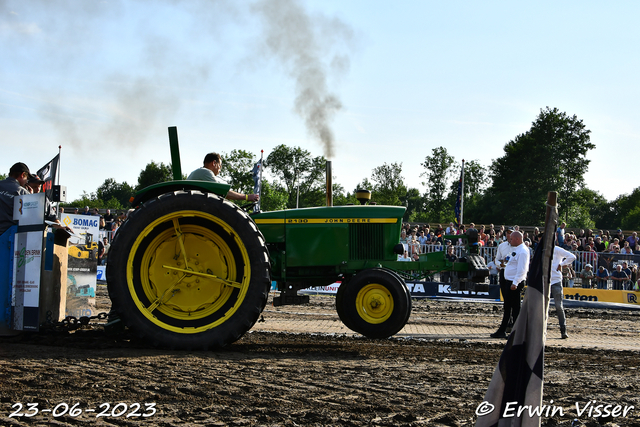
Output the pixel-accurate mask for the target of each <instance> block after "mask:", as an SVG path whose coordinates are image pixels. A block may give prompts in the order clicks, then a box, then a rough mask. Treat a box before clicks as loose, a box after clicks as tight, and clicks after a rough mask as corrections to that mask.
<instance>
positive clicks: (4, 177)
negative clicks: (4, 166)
mask: <svg viewBox="0 0 640 427" xmlns="http://www.w3.org/2000/svg"><path fill="white" fill-rule="evenodd" d="M5 179H7V175H5V174H3V173H0V181H3V180H5Z"/></svg>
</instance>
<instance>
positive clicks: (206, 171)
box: [187, 153, 260, 202]
mask: <svg viewBox="0 0 640 427" xmlns="http://www.w3.org/2000/svg"><path fill="white" fill-rule="evenodd" d="M221 169H222V157H220V154H218V153H209V154H207V155H206V156H204V162H203V166H202V167H201V168H198V169H196V170H194V171H193V172H191V174H189V177H188V178H187V179H188V180H190V181H211V182H218V183H221V184H224V183H225V182H224V181H222V180H221V179H220V178H218V174H220V170H221ZM225 197H226V198H227V199H229V200H247V201H250V202H257V201H258V200H259V199H260V196H259V195H258V194H242V193H237V192H235V191H233V190H229V192H228V193H227V195H226V196H225Z"/></svg>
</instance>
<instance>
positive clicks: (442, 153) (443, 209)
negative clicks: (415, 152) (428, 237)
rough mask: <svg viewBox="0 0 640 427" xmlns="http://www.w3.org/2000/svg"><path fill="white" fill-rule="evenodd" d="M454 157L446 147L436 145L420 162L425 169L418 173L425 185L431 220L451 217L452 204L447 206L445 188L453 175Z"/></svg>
mask: <svg viewBox="0 0 640 427" xmlns="http://www.w3.org/2000/svg"><path fill="white" fill-rule="evenodd" d="M454 162H455V159H454V157H453V156H451V155H450V154H449V152H448V151H447V149H446V148H444V147H437V148H434V149H433V150H431V155H430V156H427V157H425V159H424V162H422V163H421V165H422V167H424V168H425V171H424V172H423V173H421V174H420V176H421V177H423V178H424V179H425V181H424V182H423V183H422V184H423V185H424V186H425V187H427V193H426V200H427V212H428V214H429V217H430V218H431V219H432V220H433V221H446V220H447V219H451V218H453V215H454V214H453V206H448V203H447V196H448V193H447V189H448V188H449V182H450V180H451V179H452V177H453V174H454V169H453V164H454Z"/></svg>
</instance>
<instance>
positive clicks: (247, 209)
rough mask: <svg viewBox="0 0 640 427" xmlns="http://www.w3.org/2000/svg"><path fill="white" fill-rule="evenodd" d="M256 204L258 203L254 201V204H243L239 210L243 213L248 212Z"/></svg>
mask: <svg viewBox="0 0 640 427" xmlns="http://www.w3.org/2000/svg"><path fill="white" fill-rule="evenodd" d="M257 204H258V202H257V201H255V202H251V203H247V204H244V205H240V209H242V210H243V211H245V212H249V211H250V210H251V209H253V207H254V206H255V205H257ZM251 213H252V212H249V214H251Z"/></svg>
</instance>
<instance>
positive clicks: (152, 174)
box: [136, 160, 173, 191]
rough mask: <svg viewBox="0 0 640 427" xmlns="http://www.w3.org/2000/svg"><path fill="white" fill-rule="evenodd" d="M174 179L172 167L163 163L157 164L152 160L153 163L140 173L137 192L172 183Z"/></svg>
mask: <svg viewBox="0 0 640 427" xmlns="http://www.w3.org/2000/svg"><path fill="white" fill-rule="evenodd" d="M172 179H173V173H172V172H171V165H165V164H164V163H162V162H160V163H156V162H154V161H153V160H152V161H151V163H148V164H147V166H146V167H145V168H144V169H143V170H141V171H140V175H139V176H138V185H136V191H139V190H142V189H143V188H146V187H148V186H150V185H153V184H158V183H161V182H166V181H171V180H172Z"/></svg>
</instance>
